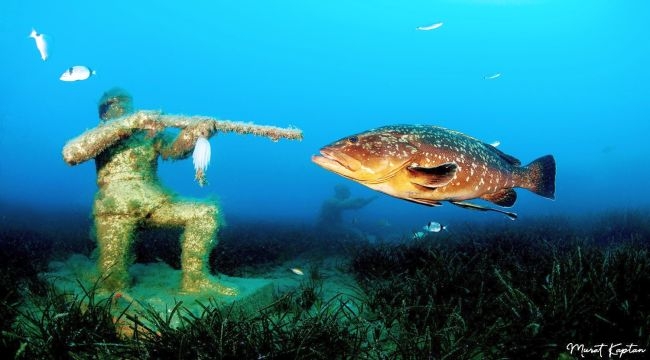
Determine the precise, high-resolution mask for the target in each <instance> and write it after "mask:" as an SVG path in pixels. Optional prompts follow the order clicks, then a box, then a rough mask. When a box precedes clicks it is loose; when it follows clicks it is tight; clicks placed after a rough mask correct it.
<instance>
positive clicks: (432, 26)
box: [415, 22, 442, 31]
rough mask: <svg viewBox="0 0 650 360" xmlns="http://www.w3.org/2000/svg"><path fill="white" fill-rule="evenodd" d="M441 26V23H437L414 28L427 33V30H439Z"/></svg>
mask: <svg viewBox="0 0 650 360" xmlns="http://www.w3.org/2000/svg"><path fill="white" fill-rule="evenodd" d="M441 26H442V22H439V23H435V24H432V25H427V26H418V27H416V28H415V30H422V31H429V30H435V29H437V28H439V27H441Z"/></svg>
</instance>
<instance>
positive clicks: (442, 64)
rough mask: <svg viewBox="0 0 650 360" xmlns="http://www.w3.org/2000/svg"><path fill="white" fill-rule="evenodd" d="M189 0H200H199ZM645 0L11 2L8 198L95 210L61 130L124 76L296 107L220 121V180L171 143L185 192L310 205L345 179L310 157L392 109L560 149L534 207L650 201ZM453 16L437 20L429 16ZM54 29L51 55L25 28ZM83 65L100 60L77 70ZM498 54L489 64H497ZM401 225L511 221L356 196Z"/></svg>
mask: <svg viewBox="0 0 650 360" xmlns="http://www.w3.org/2000/svg"><path fill="white" fill-rule="evenodd" d="M188 4H192V5H188ZM648 18H650V3H648V2H647V1H640V0H639V1H632V0H628V1H621V0H617V1H614V0H610V1H605V0H584V1H578V0H576V1H560V0H558V1H541V0H540V1H534V0H529V1H527V0H476V1H470V0H464V1H461V0H453V1H451V0H449V1H408V2H404V1H378V0H375V1H334V0H330V1H192V2H183V4H181V2H170V1H124V0H115V1H110V2H90V1H64V2H55V1H27V2H26V1H17V0H6V1H3V2H2V4H1V5H0V49H2V56H0V87H1V89H2V97H1V100H0V101H1V106H0V153H2V157H1V159H0V174H1V176H0V202H1V203H2V204H3V206H5V207H6V209H11V207H12V206H14V205H21V206H27V207H34V208H38V209H41V210H52V211H53V212H57V211H60V210H69V209H72V210H79V211H87V212H88V213H89V212H90V208H91V205H92V197H93V194H94V192H95V190H96V185H95V167H94V163H93V161H89V162H87V163H84V164H81V165H78V166H75V167H70V166H68V165H66V164H65V163H64V162H63V160H62V157H61V149H62V147H63V146H64V144H65V143H66V142H67V141H68V140H69V139H71V138H73V137H76V136H77V135H79V134H80V133H82V132H83V131H85V130H86V129H89V128H92V127H94V126H96V125H97V124H98V118H97V101H98V99H99V97H100V96H101V95H102V93H103V92H104V91H106V90H108V89H109V88H111V87H113V86H120V87H123V88H125V89H127V90H128V91H129V92H130V93H131V94H132V95H133V96H134V99H135V105H136V107H137V108H139V109H150V110H157V109H160V110H163V111H165V112H167V113H182V114H188V115H194V114H201V115H209V116H215V117H219V118H223V119H231V120H241V121H252V122H255V123H258V124H269V125H277V126H289V125H293V126H297V127H299V128H301V129H302V130H303V131H304V140H303V141H302V142H294V141H286V140H283V141H280V142H278V143H273V142H271V141H269V140H268V139H265V138H256V137H253V136H237V135H231V134H229V135H217V136H216V137H213V138H212V139H211V140H210V142H211V144H212V153H213V157H212V163H211V166H210V168H209V170H208V179H209V181H210V184H209V185H208V186H206V187H203V188H201V187H199V186H198V185H197V183H196V182H194V180H193V176H194V170H193V166H192V162H191V159H188V160H183V161H177V162H161V168H160V175H161V178H162V180H163V183H164V184H165V185H167V186H168V187H169V188H171V189H173V190H174V191H176V192H177V193H178V194H179V195H183V196H190V197H196V198H218V199H220V202H221V205H222V207H223V210H224V212H225V215H226V218H229V217H230V218H245V219H249V220H255V219H261V220H266V221H276V220H277V221H296V222H307V223H309V222H312V221H315V218H316V217H317V214H318V211H319V208H320V205H321V203H322V202H323V200H324V199H326V198H328V197H330V196H331V195H332V193H333V187H334V185H336V184H339V183H344V184H346V185H348V186H349V188H350V189H351V191H352V194H353V196H370V195H373V194H374V192H373V191H372V190H370V189H367V188H365V187H363V186H362V185H359V184H357V183H353V182H351V181H349V180H346V179H344V178H341V177H339V176H337V175H335V174H333V173H330V172H328V171H325V170H324V169H322V168H320V167H318V166H316V165H315V164H313V163H312V162H311V161H310V156H311V155H312V154H315V153H317V152H318V149H319V148H320V147H321V146H323V145H325V144H327V143H329V142H331V141H334V140H336V139H338V138H341V137H344V136H346V135H350V134H353V133H357V132H361V131H364V130H367V129H369V128H374V127H378V126H383V125H389V124H396V123H421V124H435V125H441V126H445V127H449V128H452V129H455V130H459V131H462V132H464V133H466V134H468V135H471V136H474V137H477V138H479V139H482V140H484V141H486V142H492V141H495V140H499V141H500V142H501V145H500V149H501V150H502V151H504V152H506V153H509V154H511V155H513V156H516V157H518V158H519V159H521V160H522V162H524V163H528V162H529V161H531V160H533V159H535V158H537V157H539V156H541V155H545V154H553V155H554V156H555V158H556V160H557V166H558V169H557V193H556V197H557V199H556V200H555V201H550V200H547V199H544V198H541V197H538V196H535V195H533V194H531V193H529V192H527V191H526V190H519V191H518V193H519V200H518V202H517V204H516V205H515V207H514V208H513V211H516V212H517V213H519V216H520V217H521V218H535V217H541V216H547V215H561V216H564V215H575V214H582V215H584V214H587V215H588V214H592V213H599V212H603V211H608V210H611V209H629V208H631V209H637V208H646V207H647V206H648V205H649V203H650V196H648V190H647V182H648V178H650V169H649V168H648V166H647V165H648V164H649V162H648V155H650V145H649V141H648V140H647V137H648V133H649V132H650V99H649V96H650V69H649V67H648V64H650V41H648V39H650V26H648V25H647V19H648ZM436 22H444V25H443V26H442V27H441V28H439V29H436V30H433V31H416V30H415V28H416V27H417V26H424V25H430V24H433V23H436ZM32 27H35V28H36V29H37V30H38V31H39V32H42V33H44V34H46V35H47V36H49V40H50V58H49V60H47V61H46V62H43V61H42V60H41V59H40V57H39V54H38V51H37V49H36V47H35V45H34V41H33V40H32V39H30V38H28V35H29V32H30V31H31V28H32ZM72 65H86V66H89V67H91V68H92V69H95V70H96V71H97V75H96V76H94V77H91V78H90V79H88V80H86V81H82V82H75V83H67V82H62V81H60V80H59V76H60V74H61V73H62V72H63V71H64V70H65V69H66V68H68V67H70V66H72ZM497 72H498V73H501V74H502V76H501V77H500V78H498V79H494V80H486V79H485V76H488V75H491V74H494V73H497ZM355 216H357V217H360V218H361V219H362V220H361V221H364V222H366V223H367V224H372V223H379V222H381V221H390V222H391V223H392V224H393V226H394V227H395V228H397V229H413V228H419V227H420V226H421V225H422V224H424V223H426V222H428V221H431V220H438V221H442V222H447V223H453V222H455V221H461V220H462V221H493V222H499V223H501V222H508V221H509V220H508V219H507V218H506V217H504V216H502V215H500V214H497V213H479V212H472V211H469V210H464V209H459V208H456V207H454V206H452V205H445V206H443V207H441V208H435V209H432V208H428V207H425V206H421V205H417V204H412V203H408V202H406V201H403V200H399V199H395V198H391V197H389V196H387V195H381V196H380V198H379V199H377V200H376V201H375V202H373V203H371V204H370V205H368V206H367V207H366V208H364V209H362V210H360V211H358V212H357V214H356V215H355Z"/></svg>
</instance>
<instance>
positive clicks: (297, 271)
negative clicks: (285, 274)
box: [289, 268, 305, 276]
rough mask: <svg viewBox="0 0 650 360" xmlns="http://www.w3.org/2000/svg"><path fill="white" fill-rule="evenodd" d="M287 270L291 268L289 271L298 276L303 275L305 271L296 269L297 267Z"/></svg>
mask: <svg viewBox="0 0 650 360" xmlns="http://www.w3.org/2000/svg"><path fill="white" fill-rule="evenodd" d="M289 270H291V272H292V273H294V274H296V275H300V276H303V275H305V273H304V272H303V271H302V270H300V269H298V268H291V269H289Z"/></svg>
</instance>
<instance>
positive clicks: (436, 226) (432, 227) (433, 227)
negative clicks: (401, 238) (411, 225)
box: [422, 221, 447, 233]
mask: <svg viewBox="0 0 650 360" xmlns="http://www.w3.org/2000/svg"><path fill="white" fill-rule="evenodd" d="M422 229H424V231H428V232H436V233H437V232H441V231H442V230H447V227H446V226H444V225H442V224H440V223H437V222H435V221H430V222H429V223H428V224H427V225H424V226H423V227H422Z"/></svg>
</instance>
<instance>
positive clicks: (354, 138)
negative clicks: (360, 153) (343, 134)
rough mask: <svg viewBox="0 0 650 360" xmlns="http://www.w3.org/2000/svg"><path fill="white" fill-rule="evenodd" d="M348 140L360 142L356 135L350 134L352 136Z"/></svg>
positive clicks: (354, 142)
mask: <svg viewBox="0 0 650 360" xmlns="http://www.w3.org/2000/svg"><path fill="white" fill-rule="evenodd" d="M348 142H349V143H350V144H356V143H357V142H359V138H358V137H356V136H350V137H349V138H348Z"/></svg>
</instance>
